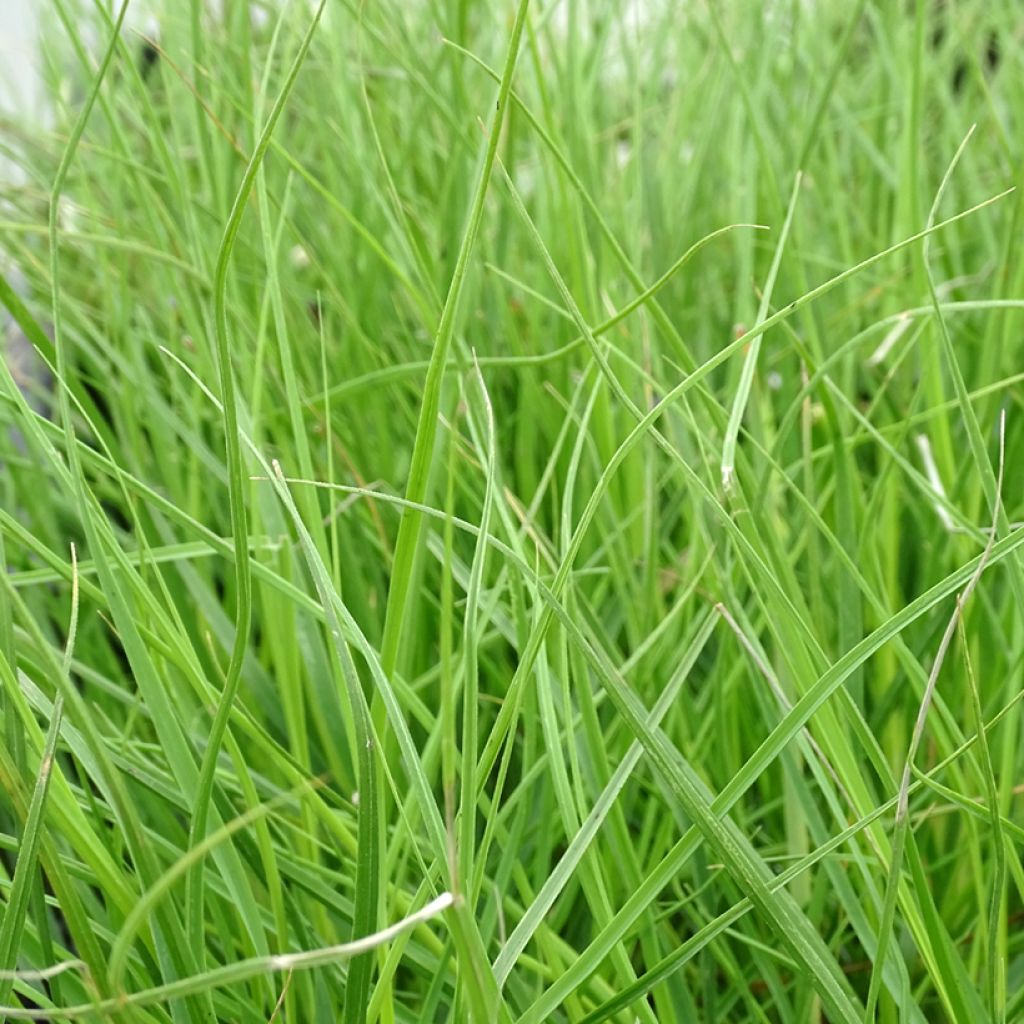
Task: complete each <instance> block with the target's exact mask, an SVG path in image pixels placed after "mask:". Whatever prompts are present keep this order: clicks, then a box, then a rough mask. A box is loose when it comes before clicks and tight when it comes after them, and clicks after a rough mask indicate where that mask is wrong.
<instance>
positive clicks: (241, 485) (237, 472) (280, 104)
mask: <svg viewBox="0 0 1024 1024" xmlns="http://www.w3.org/2000/svg"><path fill="white" fill-rule="evenodd" d="M325 2H326V0H320V3H319V4H318V6H317V8H316V11H315V13H314V15H313V18H312V19H311V21H310V23H309V27H308V28H307V29H306V32H305V35H304V36H303V38H302V42H301V44H300V45H299V49H298V51H297V53H296V54H295V57H294V59H293V60H292V63H291V66H290V68H289V69H288V74H287V76H286V77H285V81H284V84H283V85H282V87H281V91H280V92H279V93H278V96H277V99H276V100H275V101H274V105H273V107H272V108H271V110H270V114H269V115H268V117H267V123H266V124H265V125H264V126H263V128H262V131H261V133H260V137H259V140H258V141H257V143H256V148H255V149H254V150H253V154H252V156H251V157H250V159H249V164H248V166H247V167H246V169H245V173H244V175H243V176H242V181H241V184H240V185H239V188H238V191H237V192H236V193H235V199H234V202H233V203H232V206H231V213H230V214H229V216H228V221H227V224H226V225H225V227H224V235H223V237H222V238H221V243H220V248H219V249H218V251H217V262H216V267H215V270H214V281H213V295H214V304H215V307H216V309H215V339H216V344H215V352H216V359H217V374H218V380H219V383H220V392H221V409H222V412H223V417H224V438H225V445H226V450H227V466H228V494H229V499H230V503H231V528H232V535H233V541H234V563H235V590H236V594H235V602H236V606H235V637H234V642H233V645H232V648H231V659H230V661H229V662H228V666H227V668H226V669H225V672H224V683H223V687H222V691H221V696H220V699H219V701H218V703H217V710H216V712H215V713H214V717H213V722H212V723H211V725H210V733H209V737H208V739H207V745H206V752H205V754H204V755H203V761H202V764H201V766H200V769H199V782H198V789H197V795H196V804H195V808H194V810H193V813H192V822H191V825H190V829H189V835H190V845H193V846H194V845H195V844H196V843H198V842H201V841H202V840H203V839H204V838H205V836H206V824H207V819H208V815H209V808H210V801H211V799H212V796H213V775H214V771H215V769H216V765H217V757H218V755H219V754H220V750H221V744H222V742H223V738H224V733H225V730H226V729H227V727H228V720H229V718H230V715H231V706H232V704H233V703H234V700H235V695H236V693H237V692H238V684H239V681H240V679H241V675H242V669H243V667H244V664H245V653H246V648H247V647H248V644H249V629H250V622H251V618H252V574H251V572H250V569H249V527H248V517H247V515H246V510H245V504H246V492H247V485H246V479H245V468H244V464H243V459H242V448H241V442H240V440H239V427H238V404H237V401H236V399H235V380H234V368H233V365H232V358H231V342H230V339H229V326H228V315H227V289H228V270H229V268H230V265H231V254H232V251H233V250H234V245H235V239H236V237H237V235H238V229H239V228H240V227H241V224H242V217H243V215H244V213H245V209H246V205H247V203H248V201H249V195H250V193H251V192H252V189H253V186H254V185H255V182H256V177H257V174H258V173H259V169H260V165H261V163H262V162H263V157H264V156H265V155H266V152H267V149H268V147H269V146H270V139H271V136H272V135H273V132H274V128H275V127H276V126H277V122H278V120H279V119H280V117H281V113H282V112H283V111H284V108H285V105H286V104H287V102H288V96H289V94H290V93H291V90H292V87H293V86H294V85H295V80H296V79H297V78H298V75H299V71H300V70H301V68H302V65H303V62H304V61H305V59H306V54H307V53H308V52H309V47H310V44H311V43H312V42H313V36H314V35H315V33H316V28H317V25H318V24H319V22H320V17H321V15H322V14H323V10H324V4H325ZM202 871H203V863H202V861H201V860H200V861H198V862H197V863H196V866H195V868H194V869H193V872H192V873H191V874H190V875H189V878H188V882H187V886H186V892H187V895H186V905H187V908H188V929H189V936H190V940H191V942H192V943H193V947H194V948H195V949H196V950H197V952H198V953H199V956H200V961H199V962H200V965H201V964H202V962H203V957H202V950H204V949H205V944H204V943H203V941H202V930H203V885H202ZM374 923H375V922H374Z"/></svg>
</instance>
